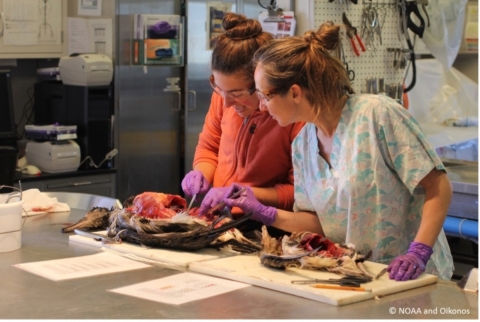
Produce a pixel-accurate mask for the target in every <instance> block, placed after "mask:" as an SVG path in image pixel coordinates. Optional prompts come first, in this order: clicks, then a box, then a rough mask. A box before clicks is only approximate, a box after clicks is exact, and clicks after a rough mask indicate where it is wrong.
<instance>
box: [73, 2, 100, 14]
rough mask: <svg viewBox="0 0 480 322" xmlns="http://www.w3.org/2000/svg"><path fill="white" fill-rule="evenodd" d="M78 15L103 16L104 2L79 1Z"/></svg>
mask: <svg viewBox="0 0 480 322" xmlns="http://www.w3.org/2000/svg"><path fill="white" fill-rule="evenodd" d="M78 15H80V16H101V15H102V0H78Z"/></svg>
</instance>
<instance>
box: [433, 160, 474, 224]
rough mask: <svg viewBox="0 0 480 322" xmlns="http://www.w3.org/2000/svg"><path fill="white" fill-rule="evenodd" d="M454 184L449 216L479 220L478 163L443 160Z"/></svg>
mask: <svg viewBox="0 0 480 322" xmlns="http://www.w3.org/2000/svg"><path fill="white" fill-rule="evenodd" d="M442 162H443V164H444V165H445V168H446V169H447V175H448V178H449V179H450V181H451V183H452V190H453V198H452V202H451V204H450V208H449V210H448V215H449V216H454V217H459V218H468V219H474V220H478V162H476V161H464V160H455V159H442Z"/></svg>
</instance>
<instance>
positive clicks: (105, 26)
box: [87, 19, 113, 57]
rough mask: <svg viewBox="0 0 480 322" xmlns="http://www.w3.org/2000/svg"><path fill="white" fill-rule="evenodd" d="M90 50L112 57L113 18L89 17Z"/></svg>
mask: <svg viewBox="0 0 480 322" xmlns="http://www.w3.org/2000/svg"><path fill="white" fill-rule="evenodd" d="M87 25H88V39H89V40H88V43H89V50H90V52H93V53H96V54H104V55H107V56H108V57H112V54H113V45H112V39H113V38H112V19H87Z"/></svg>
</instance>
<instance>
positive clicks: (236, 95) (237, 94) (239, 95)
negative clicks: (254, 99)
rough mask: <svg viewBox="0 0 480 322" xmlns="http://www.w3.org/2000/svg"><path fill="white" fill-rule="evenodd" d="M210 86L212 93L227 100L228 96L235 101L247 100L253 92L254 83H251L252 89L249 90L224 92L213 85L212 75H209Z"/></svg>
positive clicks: (213, 78)
mask: <svg viewBox="0 0 480 322" xmlns="http://www.w3.org/2000/svg"><path fill="white" fill-rule="evenodd" d="M210 85H211V86H212V88H213V91H214V92H215V93H217V94H218V95H220V96H222V97H223V98H227V96H228V97H230V98H233V99H236V100H242V99H247V98H248V97H249V96H251V95H252V94H253V93H254V92H255V83H253V85H252V87H250V88H249V89H244V90H238V91H229V92H224V91H222V90H221V89H220V88H219V87H218V86H217V84H215V77H213V75H210Z"/></svg>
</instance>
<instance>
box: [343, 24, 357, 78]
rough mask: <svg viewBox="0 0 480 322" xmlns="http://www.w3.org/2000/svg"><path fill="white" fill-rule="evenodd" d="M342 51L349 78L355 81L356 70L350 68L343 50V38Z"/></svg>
mask: <svg viewBox="0 0 480 322" xmlns="http://www.w3.org/2000/svg"><path fill="white" fill-rule="evenodd" d="M342 35H343V33H342ZM340 53H341V55H342V61H343V65H344V66H345V70H346V71H347V76H348V79H349V80H350V81H353V80H354V79H355V71H354V70H353V69H350V67H349V66H348V63H347V59H346V58H345V51H344V50H343V40H342V41H341V42H340Z"/></svg>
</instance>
